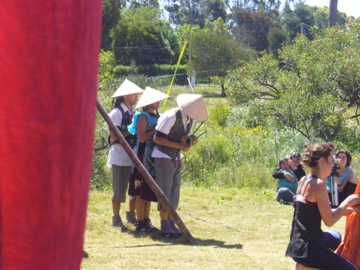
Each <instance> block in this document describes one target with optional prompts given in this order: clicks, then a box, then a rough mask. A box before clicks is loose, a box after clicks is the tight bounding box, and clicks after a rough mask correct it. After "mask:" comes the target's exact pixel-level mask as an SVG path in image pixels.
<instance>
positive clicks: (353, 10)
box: [305, 0, 360, 18]
mask: <svg viewBox="0 0 360 270" xmlns="http://www.w3.org/2000/svg"><path fill="white" fill-rule="evenodd" d="M305 3H306V4H307V5H309V6H318V7H324V6H326V7H329V4H330V0H306V1H305ZM338 11H342V12H345V13H346V15H347V16H354V17H355V18H358V17H360V0H338Z"/></svg>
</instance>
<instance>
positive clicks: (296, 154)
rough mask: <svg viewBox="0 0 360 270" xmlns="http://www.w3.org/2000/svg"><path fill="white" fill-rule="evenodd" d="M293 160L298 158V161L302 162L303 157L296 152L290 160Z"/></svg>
mask: <svg viewBox="0 0 360 270" xmlns="http://www.w3.org/2000/svg"><path fill="white" fill-rule="evenodd" d="M293 158H297V159H298V160H299V161H300V160H301V155H300V153H298V152H294V153H293V154H292V155H291V156H290V159H293Z"/></svg>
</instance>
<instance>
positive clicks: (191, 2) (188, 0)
mask: <svg viewBox="0 0 360 270" xmlns="http://www.w3.org/2000/svg"><path fill="white" fill-rule="evenodd" d="M164 8H165V10H166V11H167V12H168V13H169V17H170V20H171V22H172V23H173V24H174V25H176V26H181V25H184V24H190V25H199V26H200V27H201V28H203V27H204V25H205V15H204V13H203V12H202V5H201V0H172V1H168V4H167V5H165V6H164Z"/></svg>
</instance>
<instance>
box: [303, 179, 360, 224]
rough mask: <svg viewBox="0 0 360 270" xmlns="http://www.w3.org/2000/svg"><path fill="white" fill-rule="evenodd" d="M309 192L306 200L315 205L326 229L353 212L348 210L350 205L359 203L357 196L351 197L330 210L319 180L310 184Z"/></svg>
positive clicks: (324, 190)
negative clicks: (313, 202)
mask: <svg viewBox="0 0 360 270" xmlns="http://www.w3.org/2000/svg"><path fill="white" fill-rule="evenodd" d="M309 192H310V193H311V195H310V196H308V197H307V200H309V201H315V202H316V203H317V206H318V209H319V212H320V215H321V218H322V220H323V221H324V223H325V225H326V226H328V227H331V226H333V225H334V224H335V223H336V222H337V221H338V220H339V219H340V218H341V217H342V216H344V215H348V214H350V213H352V212H353V211H354V210H353V209H352V208H350V206H351V205H355V204H358V203H360V196H359V195H351V196H349V197H348V198H346V199H345V200H344V201H343V202H342V203H341V204H340V205H339V207H338V208H336V209H331V206H330V204H329V197H328V193H327V189H326V184H325V182H324V181H322V180H320V179H317V181H316V182H315V181H314V182H312V183H311V184H310V188H309Z"/></svg>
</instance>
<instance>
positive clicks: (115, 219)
mask: <svg viewBox="0 0 360 270" xmlns="http://www.w3.org/2000/svg"><path fill="white" fill-rule="evenodd" d="M112 226H113V227H123V226H124V224H123V222H122V220H121V217H120V216H115V217H112Z"/></svg>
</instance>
